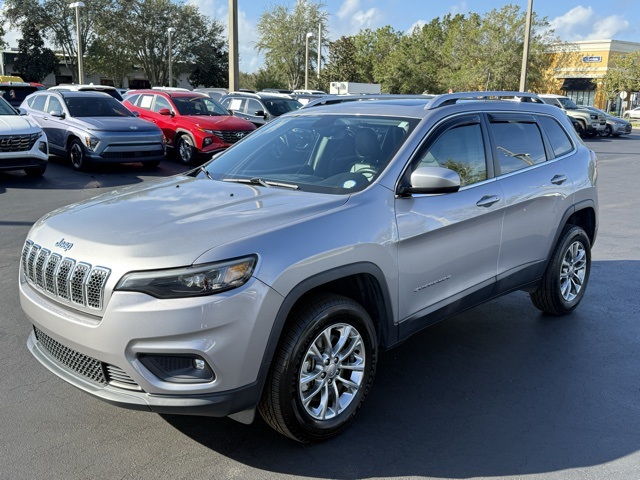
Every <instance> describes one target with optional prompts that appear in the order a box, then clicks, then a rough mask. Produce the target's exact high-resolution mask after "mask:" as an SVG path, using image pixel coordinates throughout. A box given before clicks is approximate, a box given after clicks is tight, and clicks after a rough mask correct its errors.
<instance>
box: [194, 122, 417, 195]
mask: <svg viewBox="0 0 640 480" xmlns="http://www.w3.org/2000/svg"><path fill="white" fill-rule="evenodd" d="M417 123H418V120H417V119H414V118H398V117H382V116H365V115H357V116H356V115H349V116H346V115H326V114H325V115H312V116H293V117H289V116H287V117H282V118H281V119H279V120H276V121H274V122H272V123H269V124H267V125H266V126H264V127H261V128H260V129H258V130H256V131H255V132H254V133H252V134H251V135H250V136H248V137H247V138H245V139H244V140H242V141H241V142H238V143H237V144H236V145H235V146H233V147H231V148H230V149H229V150H226V151H225V152H223V153H221V154H220V155H219V156H217V157H216V158H215V160H212V161H211V162H209V163H208V164H206V165H205V168H206V170H207V171H208V173H209V175H210V176H211V178H212V179H215V180H223V181H235V182H246V183H252V184H255V185H261V186H262V187H283V188H295V189H299V190H307V191H315V192H325V193H336V194H345V193H353V192H356V191H360V190H362V189H364V188H366V187H367V186H368V185H369V184H370V183H371V182H372V181H373V180H375V179H376V178H377V177H378V175H379V174H380V173H381V172H382V171H383V170H384V168H385V167H386V166H387V164H388V163H389V161H390V160H391V159H392V158H393V156H394V155H395V153H396V152H397V151H398V149H399V148H400V146H401V145H402V144H403V143H404V141H405V140H406V138H407V137H408V136H409V134H410V133H411V131H412V130H413V128H414V127H415V126H416V124H417Z"/></svg>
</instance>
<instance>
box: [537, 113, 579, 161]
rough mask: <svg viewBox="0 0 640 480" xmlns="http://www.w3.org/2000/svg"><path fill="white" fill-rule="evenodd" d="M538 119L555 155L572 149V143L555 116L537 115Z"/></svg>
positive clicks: (560, 154) (557, 155) (558, 155)
mask: <svg viewBox="0 0 640 480" xmlns="http://www.w3.org/2000/svg"><path fill="white" fill-rule="evenodd" d="M538 120H539V122H540V125H542V128H543V129H544V131H545V133H546V134H547V137H548V138H549V142H550V143H551V148H553V153H554V154H555V156H556V157H561V156H562V155H565V154H567V153H569V152H570V151H571V150H573V144H572V143H571V140H570V139H569V136H568V135H567V132H565V130H564V128H562V127H561V126H560V124H559V123H558V122H557V121H556V119H555V118H551V117H539V119H538Z"/></svg>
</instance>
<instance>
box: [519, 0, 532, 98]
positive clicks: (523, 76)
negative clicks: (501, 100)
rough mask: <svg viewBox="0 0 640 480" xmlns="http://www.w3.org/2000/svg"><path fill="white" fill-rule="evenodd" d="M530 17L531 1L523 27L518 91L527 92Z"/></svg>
mask: <svg viewBox="0 0 640 480" xmlns="http://www.w3.org/2000/svg"><path fill="white" fill-rule="evenodd" d="M531 15H533V0H529V3H528V5H527V17H526V20H525V25H524V44H523V46H522V47H523V48H522V68H521V69H520V91H521V92H526V91H527V67H528V63H529V41H530V40H531Z"/></svg>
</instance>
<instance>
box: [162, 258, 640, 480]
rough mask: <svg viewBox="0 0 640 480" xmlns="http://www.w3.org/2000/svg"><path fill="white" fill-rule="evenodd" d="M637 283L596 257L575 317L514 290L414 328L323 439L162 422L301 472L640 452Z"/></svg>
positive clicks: (476, 465) (388, 473) (344, 474)
mask: <svg viewBox="0 0 640 480" xmlns="http://www.w3.org/2000/svg"><path fill="white" fill-rule="evenodd" d="M638 283H640V262H637V261H636V262H630V261H626V262H617V261H606V262H605V261H600V262H595V261H594V263H593V267H592V277H591V284H590V285H589V290H588V291H587V295H586V297H585V300H584V301H583V302H582V304H581V305H580V307H579V308H578V310H577V311H576V312H574V313H573V314H572V315H570V316H567V317H560V318H555V317H548V316H544V315H542V314H539V313H538V311H537V310H535V309H534V307H533V306H532V305H531V303H530V301H529V298H528V295H527V294H525V293H523V292H517V293H514V294H512V295H510V296H507V297H503V298H501V299H498V300H494V301H492V302H489V303H487V304H484V305H482V306H480V307H477V308H475V309H472V310H469V311H467V312H466V313H464V314H461V315H458V316H456V317H454V318H451V319H449V320H447V321H444V322H441V323H439V324H437V325H435V326H433V327H431V328H429V329H427V330H425V331H423V332H421V333H419V334H418V335H415V336H414V337H412V338H411V339H410V340H408V341H407V342H406V343H405V344H403V345H402V346H400V347H399V348H396V349H394V350H391V351H389V352H385V353H383V354H382V355H381V358H380V363H379V369H378V373H377V377H376V381H375V382H374V386H373V389H372V391H371V393H370V395H369V397H368V398H367V401H366V402H365V405H364V407H363V410H362V411H361V413H360V415H359V417H358V418H357V419H356V421H355V423H354V424H353V425H352V426H351V427H350V428H349V429H348V430H347V431H346V432H345V433H343V434H342V435H341V436H339V437H337V438H335V439H333V440H330V441H328V442H325V443H321V444H316V445H308V446H304V445H300V444H297V443H295V442H293V441H290V440H288V439H286V438H284V437H281V436H280V435H278V434H277V433H275V432H273V431H271V429H270V428H269V427H268V426H267V425H266V424H265V423H264V422H263V421H262V420H261V419H258V420H257V421H256V422H254V424H253V425H249V426H247V425H242V424H239V423H236V422H234V421H232V420H229V419H213V418H201V417H200V418H199V417H182V416H163V418H164V419H165V420H166V421H167V422H169V423H170V424H171V425H172V426H174V427H175V428H176V429H178V430H179V431H181V432H182V433H184V434H185V435H187V436H189V437H191V438H192V439H194V440H195V441H197V442H199V443H201V444H202V445H204V446H206V447H208V448H210V449H213V450H215V451H216V452H218V453H221V454H223V455H226V456H228V457H230V458H231V459H233V460H235V461H238V462H241V463H243V464H246V465H249V466H251V467H254V468H257V469H261V470H265V471H271V472H279V473H285V474H290V475H300V476H308V477H320V478H337V479H355V478H369V477H376V478H393V477H398V476H401V477H403V476H429V477H445V478H469V477H485V476H486V477H493V476H503V475H526V474H539V473H542V472H551V471H559V470H565V469H571V468H581V467H587V466H591V465H597V464H601V463H605V462H609V461H611V460H614V459H617V458H620V457H623V456H625V455H627V454H629V453H631V452H634V451H636V450H638V449H639V448H640V434H639V433H638V432H640V402H638V396H639V395H638V394H639V386H640V373H639V372H640V369H638V368H637V365H638V361H637V352H638V351H640V335H638V326H637V322H636V320H635V319H633V318H628V315H626V314H625V313H624V312H625V311H628V310H629V305H634V304H637V301H636V300H635V293H634V292H632V291H631V290H632V289H629V288H626V286H628V285H638ZM610 295H617V297H618V304H619V305H620V309H619V310H616V309H615V308H614V309H613V310H612V309H611V306H610V305H611V302H610V301H609V302H608V301H607V298H608V297H609V296H610ZM628 302H631V303H628ZM607 305H609V306H607ZM636 311H637V308H636Z"/></svg>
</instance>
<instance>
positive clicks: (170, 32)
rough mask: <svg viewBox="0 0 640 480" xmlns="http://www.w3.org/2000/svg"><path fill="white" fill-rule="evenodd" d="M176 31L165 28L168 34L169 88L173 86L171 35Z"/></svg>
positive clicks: (171, 28)
mask: <svg viewBox="0 0 640 480" xmlns="http://www.w3.org/2000/svg"><path fill="white" fill-rule="evenodd" d="M175 31H176V29H175V28H173V27H169V28H167V33H168V34H169V86H170V87H172V86H173V65H172V63H171V34H172V33H175Z"/></svg>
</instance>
